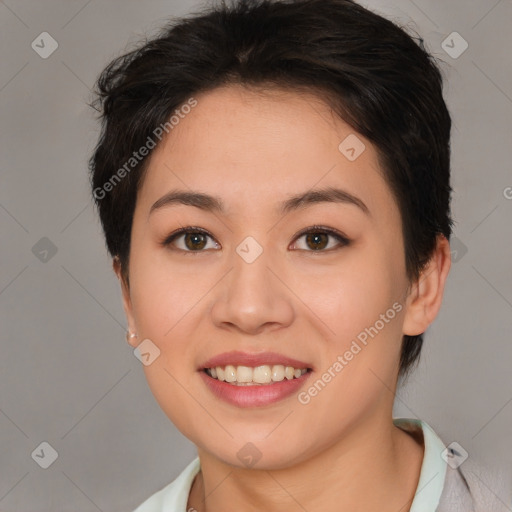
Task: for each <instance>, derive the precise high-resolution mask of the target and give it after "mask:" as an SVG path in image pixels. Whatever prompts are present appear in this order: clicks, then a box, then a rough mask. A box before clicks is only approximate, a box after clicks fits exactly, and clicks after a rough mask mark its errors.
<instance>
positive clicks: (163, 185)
mask: <svg viewBox="0 0 512 512" xmlns="http://www.w3.org/2000/svg"><path fill="white" fill-rule="evenodd" d="M194 99H195V100H196V101H197V104H196V106H194V107H193V108H192V109H191V110H190V112H189V113H187V114H182V115H181V116H180V118H179V122H178V123H177V124H175V125H174V126H173V128H172V129H171V130H170V131H169V134H168V135H167V136H166V137H165V138H164V139H163V140H162V142H161V143H160V144H159V145H158V146H157V147H156V148H155V149H154V150H153V153H152V154H151V160H150V162H149V165H148V169H147V173H146V176H145V179H144V182H143V186H142V188H141V191H140V197H139V199H140V202H141V203H142V204H141V205H140V206H141V207H142V208H144V209H145V210H149V209H150V208H151V206H152V204H153V203H154V201H156V200H157V199H159V198H160V197H161V196H162V195H163V194H164V193H166V192H167V191H169V190H173V189H177V188H179V189H189V190H194V191H202V192H206V193H208V194H210V195H215V196H218V197H222V198H224V199H225V201H224V203H225V206H226V208H230V209H232V210H233V212H235V211H241V210H243V209H251V208H253V209H254V208H257V209H259V210H261V209H264V208H266V207H267V206H268V208H269V209H272V210H273V211H276V206H277V203H278V202H279V203H281V202H282V200H283V199H284V198H286V197H290V196H292V195H296V194H299V193H303V192H305V191H307V190H309V189H318V188H328V187H337V188H343V190H346V191H347V192H349V193H351V194H352V195H354V196H357V197H359V198H361V199H362V201H363V202H364V203H365V204H366V205H367V206H368V208H369V209H370V211H379V210H380V211H382V209H383V208H386V209H389V208H392V206H393V205H392V204H386V203H394V200H393V198H392V196H391V192H390V190H389V187H388V185H387V183H386V182H385V180H384V178H383V176H382V172H381V170H380V168H379V163H378V157H377V152H376V149H375V148H374V147H373V145H372V144H371V143H370V142H369V141H368V140H367V139H366V138H364V137H362V136H361V135H360V134H357V133H356V132H355V131H354V129H353V128H351V127H350V126H349V125H348V124H347V123H346V122H344V121H343V120H342V119H340V118H339V117H338V116H337V115H335V114H334V113H333V112H332V111H331V109H330V107H329V106H328V105H327V104H326V103H324V102H323V101H322V99H321V98H320V97H318V96H315V95H313V94H308V93H296V92H290V91H283V90H280V89H270V90H264V91H262V90H248V89H245V88H243V87H241V86H228V87H222V88H218V89H215V90H213V91H209V92H206V93H202V94H199V95H195V96H194ZM354 155H355V156H356V158H355V159H354V158H353V156H354ZM349 157H350V158H349Z"/></svg>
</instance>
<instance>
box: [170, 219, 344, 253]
mask: <svg viewBox="0 0 512 512" xmlns="http://www.w3.org/2000/svg"><path fill="white" fill-rule="evenodd" d="M190 233H194V234H202V235H207V236H209V237H210V238H211V239H212V240H215V239H214V237H213V236H212V235H211V234H210V233H209V232H208V231H206V230H205V229H202V228H199V227H196V226H185V227H182V228H180V229H179V230H177V231H174V232H173V233H171V234H170V235H169V236H167V237H166V238H165V239H164V240H163V241H162V242H161V245H162V246H163V247H168V246H170V245H171V244H172V242H174V241H175V240H176V239H177V238H178V237H179V236H181V235H184V234H190ZM310 233H315V234H319V233H320V234H325V235H329V236H332V237H333V238H335V239H336V240H337V241H338V242H340V244H341V245H340V246H338V247H335V248H331V249H320V250H318V251H314V250H305V249H296V250H303V251H305V252H311V253H321V252H327V253H330V252H332V251H333V250H337V249H340V248H342V247H346V246H348V245H350V243H351V240H350V239H349V238H347V237H346V236H345V235H343V234H341V233H340V232H338V231H335V230H334V229H332V228H327V227H325V226H319V225H316V224H315V225H314V226H310V227H309V228H306V229H305V230H303V231H301V232H300V233H298V234H297V235H296V236H295V238H294V240H297V239H299V238H301V237H303V236H304V235H308V234H310ZM217 243H218V242H217ZM173 250H176V251H181V252H183V253H186V254H193V255H196V254H199V253H201V252H205V250H199V251H188V250H184V249H173Z"/></svg>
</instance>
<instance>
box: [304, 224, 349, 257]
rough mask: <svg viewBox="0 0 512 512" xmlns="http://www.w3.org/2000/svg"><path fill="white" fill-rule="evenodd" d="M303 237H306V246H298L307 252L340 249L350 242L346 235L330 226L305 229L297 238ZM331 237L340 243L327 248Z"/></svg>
mask: <svg viewBox="0 0 512 512" xmlns="http://www.w3.org/2000/svg"><path fill="white" fill-rule="evenodd" d="M301 238H304V241H305V246H306V247H305V248H304V247H298V249H299V250H305V251H307V252H329V251H330V250H331V249H332V250H335V249H339V248H341V247H344V246H347V245H349V244H350V240H349V239H348V238H347V237H346V236H344V235H342V234H341V233H338V232H337V231H334V230H332V229H330V228H323V227H322V226H313V227H311V228H308V229H307V230H306V231H303V232H302V233H301V234H300V235H299V236H298V237H297V238H296V240H299V239H301ZM331 238H332V239H334V240H336V241H337V242H338V244H337V245H336V244H335V245H334V247H329V249H327V250H326V247H328V246H329V241H330V239H331Z"/></svg>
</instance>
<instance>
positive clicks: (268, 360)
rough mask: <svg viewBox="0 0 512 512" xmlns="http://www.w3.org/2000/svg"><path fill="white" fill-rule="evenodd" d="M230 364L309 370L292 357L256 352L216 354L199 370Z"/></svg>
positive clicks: (305, 365) (301, 362)
mask: <svg viewBox="0 0 512 512" xmlns="http://www.w3.org/2000/svg"><path fill="white" fill-rule="evenodd" d="M228 364H231V365H233V366H251V367H256V366H262V365H265V364H268V365H277V364H282V365H283V366H293V368H295V369H298V368H311V366H310V365H309V364H308V363H305V362H303V361H299V360H298V359H294V358H292V357H287V356H284V355H283V354H278V353H276V352H258V353H252V354H251V353H249V352H241V351H238V350H235V351H232V352H224V353H222V354H218V355H216V356H213V357H211V358H210V359H208V361H206V362H205V363H203V364H202V365H201V367H200V368H199V370H204V369H205V368H215V367H217V366H226V365H228Z"/></svg>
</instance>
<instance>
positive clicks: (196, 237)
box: [185, 233, 206, 250]
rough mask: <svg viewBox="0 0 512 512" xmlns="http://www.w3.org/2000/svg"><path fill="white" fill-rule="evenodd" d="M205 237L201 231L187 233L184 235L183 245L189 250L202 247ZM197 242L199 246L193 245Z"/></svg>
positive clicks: (204, 243)
mask: <svg viewBox="0 0 512 512" xmlns="http://www.w3.org/2000/svg"><path fill="white" fill-rule="evenodd" d="M205 238H206V237H205V235H204V234H202V233H187V234H186V235H185V245H186V246H187V248H188V249H191V250H197V249H202V248H203V247H204V246H205V245H206V241H205ZM189 242H191V244H192V245H190V244H189ZM198 242H199V246H198V245H194V244H196V243H198Z"/></svg>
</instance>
